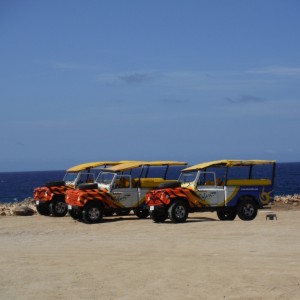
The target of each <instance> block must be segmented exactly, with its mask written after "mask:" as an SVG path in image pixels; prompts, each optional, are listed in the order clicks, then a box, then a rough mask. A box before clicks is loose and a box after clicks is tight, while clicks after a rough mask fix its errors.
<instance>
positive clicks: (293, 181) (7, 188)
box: [0, 162, 300, 202]
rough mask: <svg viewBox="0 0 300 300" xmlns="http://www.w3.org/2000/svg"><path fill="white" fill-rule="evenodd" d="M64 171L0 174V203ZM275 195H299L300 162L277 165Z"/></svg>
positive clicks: (26, 193)
mask: <svg viewBox="0 0 300 300" xmlns="http://www.w3.org/2000/svg"><path fill="white" fill-rule="evenodd" d="M64 174H65V171H62V170H59V171H38V172H5V173H4V172H2V173H1V172H0V202H17V201H22V200H24V199H25V198H28V197H32V196H33V189H34V188H35V187H38V186H43V185H44V184H45V183H46V182H49V181H59V180H62V178H63V177H64ZM274 188H275V195H288V194H290V195H291V194H300V162H297V163H277V166H276V176H275V187H274Z"/></svg>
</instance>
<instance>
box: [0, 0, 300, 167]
mask: <svg viewBox="0 0 300 300" xmlns="http://www.w3.org/2000/svg"><path fill="white" fill-rule="evenodd" d="M299 11H300V2H299V1H297V0H281V1H278V0H272V1H271V0H259V1H258V0H257V1H256V0H247V1H246V0H218V1H217V0H207V1H202V0H198V1H193V0H186V1H175V0H173V1H171V0H151V1H150V0H149V1H147V0H126V1H123V0H103V1H101V0H98V1H93V0H89V1H83V0H82V1H79V0H72V1H71V0H65V1H62V0H60V1H58V0H51V1H50V0H49V1H43V0H39V1H38V0H36V1H33V0H32V1H30V0H26V1H20V0H19V1H17V0H15V1H14V0H0V53H1V55H0V86H1V88H0V100H1V110H0V113H1V118H0V126H1V128H2V130H1V131H0V141H1V147H0V171H3V172H4V171H22V170H26V171H28V170H56V169H66V168H68V167H70V166H73V165H76V164H77V163H82V162H87V161H95V160H96V161H98V160H125V159H143V160H166V159H167V160H183V161H188V162H189V163H190V164H196V163H199V162H202V161H207V160H216V159H223V158H225V159H226V158H228V159H276V160H277V161H280V162H286V161H300V138H299V129H300V35H299V32H300V18H299Z"/></svg>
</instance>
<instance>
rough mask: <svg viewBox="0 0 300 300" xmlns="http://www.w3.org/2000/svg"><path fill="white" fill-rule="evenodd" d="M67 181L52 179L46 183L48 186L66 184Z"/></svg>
mask: <svg viewBox="0 0 300 300" xmlns="http://www.w3.org/2000/svg"><path fill="white" fill-rule="evenodd" d="M64 185H66V183H65V182H64V181H51V182H47V183H46V184H45V186H46V187H52V186H64Z"/></svg>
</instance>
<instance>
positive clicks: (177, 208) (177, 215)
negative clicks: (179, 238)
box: [168, 201, 189, 223]
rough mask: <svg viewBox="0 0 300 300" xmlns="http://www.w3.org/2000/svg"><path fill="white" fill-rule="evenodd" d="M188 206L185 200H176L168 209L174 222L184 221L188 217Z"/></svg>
mask: <svg viewBox="0 0 300 300" xmlns="http://www.w3.org/2000/svg"><path fill="white" fill-rule="evenodd" d="M188 214H189V213H188V208H187V206H186V204H185V203H184V202H183V201H175V202H174V203H173V204H172V205H171V206H170V207H169V209H168V215H169V218H170V220H171V221H172V222H173V223H183V222H185V221H186V219H187V217H188Z"/></svg>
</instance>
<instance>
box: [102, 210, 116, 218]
mask: <svg viewBox="0 0 300 300" xmlns="http://www.w3.org/2000/svg"><path fill="white" fill-rule="evenodd" d="M114 213H115V212H114V211H113V210H112V209H106V210H104V216H107V217H111V216H112V215H113V214H114Z"/></svg>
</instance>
